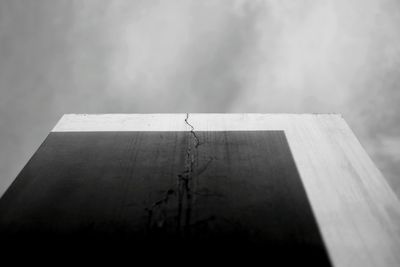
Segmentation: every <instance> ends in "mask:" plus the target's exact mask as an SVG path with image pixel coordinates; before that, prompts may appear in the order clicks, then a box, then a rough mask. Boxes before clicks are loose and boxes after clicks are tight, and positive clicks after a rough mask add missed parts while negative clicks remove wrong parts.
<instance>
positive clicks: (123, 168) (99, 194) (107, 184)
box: [0, 131, 329, 266]
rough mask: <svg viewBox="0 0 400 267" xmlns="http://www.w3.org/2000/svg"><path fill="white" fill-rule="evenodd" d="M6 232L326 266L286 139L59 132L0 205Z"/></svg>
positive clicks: (260, 134)
mask: <svg viewBox="0 0 400 267" xmlns="http://www.w3.org/2000/svg"><path fill="white" fill-rule="evenodd" d="M0 232H1V234H2V235H3V236H7V237H9V238H10V239H12V240H14V241H15V240H20V241H21V242H26V240H27V239H28V241H29V239H32V240H38V239H40V240H46V239H47V240H49V241H48V242H54V240H55V238H60V239H61V240H63V242H68V243H70V242H77V243H82V242H88V241H91V240H93V239H94V240H99V241H101V242H109V240H114V241H115V240H117V241H118V242H123V243H124V244H134V245H139V244H141V245H143V244H145V243H148V242H149V243H152V244H159V243H160V242H163V243H166V244H167V245H168V246H176V247H184V246H191V247H201V246H207V247H214V248H218V247H219V249H220V250H221V248H225V249H226V250H231V249H232V248H235V249H237V250H238V251H241V253H244V254H246V251H249V250H250V248H251V249H252V250H261V249H262V250H265V251H266V252H264V253H266V254H267V257H268V258H269V262H271V260H272V259H281V260H280V261H282V262H285V260H283V259H282V257H283V255H290V256H291V257H290V258H287V260H289V261H290V262H292V261H294V262H296V263H304V264H305V263H307V264H316V265H318V266H329V260H328V256H327V254H326V250H325V247H324V244H323V241H322V239H321V236H320V233H319V230H318V226H317V223H316V221H315V218H314V216H313V214H312V210H311V207H310V204H309V203H308V199H307V195H306V193H305V191H304V188H303V185H302V183H301V179H300V177H299V174H298V172H297V170H296V166H295V164H294V161H293V158H292V155H291V153H290V149H289V147H288V144H287V141H286V138H285V135H284V132H283V131H253V132H251V131H249V132H241V131H236V132H221V131H220V132H198V133H195V132H53V133H51V134H50V135H49V136H48V138H47V139H46V141H45V142H44V144H43V145H42V146H41V147H40V148H39V150H38V151H37V153H36V154H35V156H34V157H33V158H32V159H31V161H30V162H29V163H28V164H27V166H26V167H25V168H24V170H23V171H22V172H21V174H20V175H19V177H18V178H17V180H16V181H15V183H14V184H13V185H12V186H11V188H10V189H9V190H8V191H7V192H6V194H5V195H4V197H3V198H2V199H1V201H0ZM139 240H140V241H139ZM129 246H132V245H129Z"/></svg>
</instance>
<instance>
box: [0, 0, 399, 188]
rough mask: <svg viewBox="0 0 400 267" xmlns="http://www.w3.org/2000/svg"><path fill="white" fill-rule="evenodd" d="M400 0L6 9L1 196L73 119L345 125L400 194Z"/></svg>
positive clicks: (0, 79)
mask: <svg viewBox="0 0 400 267" xmlns="http://www.w3.org/2000/svg"><path fill="white" fill-rule="evenodd" d="M399 27H400V3H399V2H398V1H396V0H350V1H349V0H318V1H317V0H314V1H311V0H301V1H290V0H279V1H278V0H265V1H262V0H236V1H235V0H229V1H228V0H226V1H225V0H220V1H211V0H206V1H195V0H193V1H183V0H182V1H152V0H150V1H149V0H146V1H139V0H138V1H131V0H119V1H109V0H100V1H89V0H87V1H83V0H81V1H78V0H76V1H73V0H68V1H67V0H38V1H23V0H12V1H11V0H0V194H1V193H2V192H4V190H5V189H6V188H7V187H8V185H9V184H10V183H11V181H12V180H13V179H14V177H15V176H16V174H17V173H18V171H19V170H20V169H21V168H22V166H23V165H24V164H25V163H26V162H27V160H28V159H29V157H30V156H31V155H32V154H33V152H34V151H35V150H36V148H37V147H38V146H39V144H40V143H41V142H42V140H44V138H45V137H46V135H47V133H48V132H49V131H50V130H51V128H52V127H53V126H54V124H55V123H56V122H57V121H58V119H59V118H60V116H61V115H62V114H64V113H110V112H118V113H137V112H139V113H145V112H151V113H152V112H261V113H270V112H295V113H306V112H315V113H323V112H338V113H342V114H343V115H344V117H345V119H346V120H347V122H348V123H349V124H350V126H351V127H352V129H353V130H354V131H355V133H356V134H357V136H358V137H359V139H360V141H361V143H362V144H363V145H364V147H365V148H366V150H367V151H368V152H369V154H370V155H371V157H372V158H373V160H374V161H375V162H376V164H377V165H378V167H379V168H380V169H381V170H382V171H383V173H384V175H385V176H386V178H387V179H388V180H389V182H390V184H391V185H392V186H393V187H394V189H395V190H396V192H397V193H398V194H400V180H399V178H398V175H399V173H400V167H399V166H400V165H399V163H400V112H399V111H400V105H399V103H400V31H399V30H398V29H399Z"/></svg>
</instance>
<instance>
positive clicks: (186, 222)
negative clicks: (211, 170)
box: [146, 113, 220, 238]
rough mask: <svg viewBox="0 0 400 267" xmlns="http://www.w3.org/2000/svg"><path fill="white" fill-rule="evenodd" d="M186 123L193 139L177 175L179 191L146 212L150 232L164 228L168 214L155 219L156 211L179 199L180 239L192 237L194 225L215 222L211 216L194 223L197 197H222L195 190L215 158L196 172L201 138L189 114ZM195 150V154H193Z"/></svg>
mask: <svg viewBox="0 0 400 267" xmlns="http://www.w3.org/2000/svg"><path fill="white" fill-rule="evenodd" d="M185 123H186V125H188V126H189V127H190V134H191V136H192V137H193V138H189V140H188V147H187V149H186V159H185V169H184V170H183V171H182V172H181V173H179V174H178V175H177V177H178V179H177V190H174V189H172V188H171V189H169V190H168V191H167V192H166V195H165V196H164V197H163V198H162V199H160V200H158V201H156V202H154V203H153V205H152V206H151V207H150V208H147V209H146V211H147V213H148V222H147V229H148V231H149V232H150V231H151V228H152V227H153V225H154V224H155V225H156V226H158V227H163V226H164V222H166V221H167V219H168V218H167V213H166V212H161V216H159V218H154V211H155V210H156V209H161V211H162V210H164V209H165V207H164V206H165V205H167V204H168V201H169V199H170V197H171V196H176V197H177V202H178V203H177V214H176V216H175V220H176V231H177V234H178V236H179V237H185V238H188V237H189V236H190V232H191V229H190V228H191V227H193V226H194V225H198V224H199V223H200V224H204V223H205V222H207V221H211V220H214V218H215V217H214V216H211V218H212V219H211V220H210V219H209V218H208V219H205V220H200V221H198V222H194V223H192V222H191V221H192V210H193V205H194V201H195V199H194V198H195V196H196V195H197V196H203V197H213V196H214V197H220V196H219V195H217V194H210V192H200V191H199V192H197V191H196V190H195V188H194V187H195V185H196V184H194V183H193V180H194V178H196V177H199V176H200V175H201V174H202V173H204V172H205V171H206V169H207V168H208V167H209V166H210V164H211V163H212V161H213V160H214V158H213V157H210V159H209V160H208V161H207V162H206V163H205V164H204V166H202V167H201V168H198V170H197V171H195V170H194V169H195V168H194V166H195V164H196V161H197V158H196V156H197V154H198V148H199V146H200V145H202V143H201V142H200V139H199V137H198V136H197V134H196V132H195V128H194V126H193V125H192V124H191V123H190V122H189V113H186V117H185ZM192 139H194V149H193V141H192ZM193 150H195V153H194V152H193Z"/></svg>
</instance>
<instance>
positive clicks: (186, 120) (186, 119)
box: [185, 113, 201, 148]
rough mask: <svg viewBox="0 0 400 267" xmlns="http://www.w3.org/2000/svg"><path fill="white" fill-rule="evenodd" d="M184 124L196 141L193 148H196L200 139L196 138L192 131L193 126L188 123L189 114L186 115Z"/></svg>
mask: <svg viewBox="0 0 400 267" xmlns="http://www.w3.org/2000/svg"><path fill="white" fill-rule="evenodd" d="M185 123H186V124H187V125H188V126H189V127H190V133H191V134H192V135H193V137H194V139H195V140H196V144H195V146H194V147H195V148H198V147H199V146H200V145H201V143H200V139H199V137H198V136H197V134H196V132H195V131H194V127H193V125H192V124H190V123H189V113H186V118H185Z"/></svg>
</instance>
